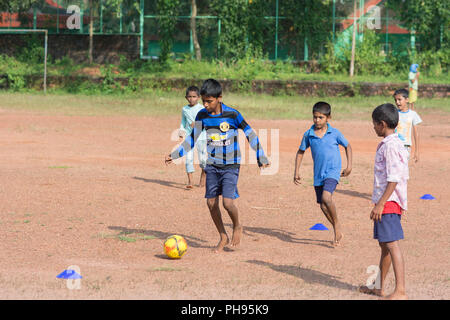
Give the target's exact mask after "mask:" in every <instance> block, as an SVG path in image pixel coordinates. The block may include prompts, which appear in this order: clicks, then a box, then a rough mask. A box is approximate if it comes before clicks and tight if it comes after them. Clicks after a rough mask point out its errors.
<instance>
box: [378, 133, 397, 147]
mask: <svg viewBox="0 0 450 320" xmlns="http://www.w3.org/2000/svg"><path fill="white" fill-rule="evenodd" d="M395 138H399V137H398V133H393V134H390V135H388V136H387V137H385V138H384V139H383V140H381V143H380V145H381V144H384V143H387V142H389V141H390V140H392V139H395ZM399 139H400V138H399Z"/></svg>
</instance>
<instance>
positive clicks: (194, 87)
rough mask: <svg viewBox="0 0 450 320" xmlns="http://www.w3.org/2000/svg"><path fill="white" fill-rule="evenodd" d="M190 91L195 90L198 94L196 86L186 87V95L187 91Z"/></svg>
mask: <svg viewBox="0 0 450 320" xmlns="http://www.w3.org/2000/svg"><path fill="white" fill-rule="evenodd" d="M191 91H195V92H196V93H197V95H198V96H199V95H200V90H199V89H198V87H197V86H190V87H188V88H187V89H186V96H187V95H188V94H189V92H191Z"/></svg>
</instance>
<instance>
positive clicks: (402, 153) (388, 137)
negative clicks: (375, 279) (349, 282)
mask: <svg viewBox="0 0 450 320" xmlns="http://www.w3.org/2000/svg"><path fill="white" fill-rule="evenodd" d="M398 119H399V115H398V111H397V108H396V107H395V106H394V105H392V104H390V103H387V104H383V105H380V106H378V107H376V108H375V110H374V111H373V113H372V120H373V128H374V130H375V132H376V134H377V135H378V136H379V137H382V138H383V140H382V141H381V143H380V144H379V145H378V147H377V152H376V155H375V165H374V185H373V194H372V201H373V203H374V204H375V207H374V208H373V209H372V211H371V212H370V219H372V220H373V221H374V229H373V233H374V234H373V236H374V239H377V240H378V243H379V245H380V248H381V258H380V280H381V282H380V284H381V287H380V288H373V289H372V288H369V287H367V286H362V287H360V291H361V292H364V293H368V294H375V295H379V296H384V284H385V279H386V275H387V273H388V271H389V268H390V266H391V264H392V265H393V267H394V274H395V290H394V292H393V293H392V294H391V295H389V296H388V297H387V299H407V296H406V291H405V265H404V262H403V256H402V252H401V250H400V246H399V243H398V241H399V240H400V239H403V229H402V225H401V223H400V221H401V214H402V213H403V212H405V211H406V210H407V181H408V178H409V172H408V154H407V151H406V149H405V148H404V146H403V143H402V141H401V140H400V138H399V137H398V134H396V133H395V128H396V127H397V124H398Z"/></svg>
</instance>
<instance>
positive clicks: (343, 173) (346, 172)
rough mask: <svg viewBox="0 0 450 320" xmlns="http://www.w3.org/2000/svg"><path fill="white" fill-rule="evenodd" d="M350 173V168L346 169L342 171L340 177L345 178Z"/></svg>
mask: <svg viewBox="0 0 450 320" xmlns="http://www.w3.org/2000/svg"><path fill="white" fill-rule="evenodd" d="M351 172H352V168H346V169H344V170H343V171H342V173H341V177H347V176H349V175H350V173H351Z"/></svg>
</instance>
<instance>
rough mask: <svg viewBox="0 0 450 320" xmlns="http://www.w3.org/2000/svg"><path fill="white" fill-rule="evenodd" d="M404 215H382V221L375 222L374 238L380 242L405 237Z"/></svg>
mask: <svg viewBox="0 0 450 320" xmlns="http://www.w3.org/2000/svg"><path fill="white" fill-rule="evenodd" d="M401 219H402V216H401V215H400V214H396V213H385V214H383V215H381V220H380V221H374V223H373V238H374V239H377V240H378V242H392V241H397V240H401V239H403V228H402V224H401V223H400V220H401Z"/></svg>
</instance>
